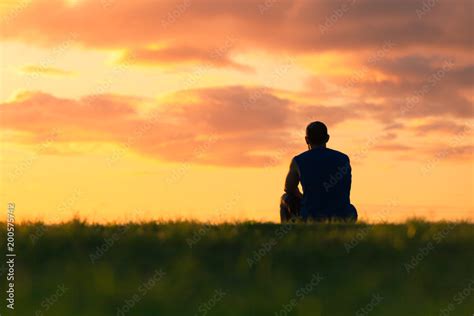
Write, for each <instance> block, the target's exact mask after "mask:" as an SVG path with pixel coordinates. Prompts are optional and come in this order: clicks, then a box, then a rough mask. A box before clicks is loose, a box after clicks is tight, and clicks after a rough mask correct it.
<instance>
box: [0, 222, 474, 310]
mask: <svg viewBox="0 0 474 316" xmlns="http://www.w3.org/2000/svg"><path fill="white" fill-rule="evenodd" d="M0 233H1V234H2V235H3V236H6V231H5V225H3V226H2V228H1V232H0ZM1 243H2V247H3V249H5V247H6V244H5V243H6V241H5V238H2V241H1ZM15 252H16V254H17V257H16V271H15V274H16V282H15V289H16V298H15V311H14V312H11V311H9V310H7V309H6V306H5V305H6V301H5V299H4V298H5V295H6V294H5V291H4V290H2V293H3V297H2V302H3V304H2V307H1V314H2V315H61V316H66V315H70V316H75V315H81V316H82V315H87V316H93V315H100V316H104V315H141V316H142V315H160V316H161V315H180V316H181V315H312V316H314V315H328V316H338V315H357V316H360V315H393V316H400V315H407V316H417V315H420V316H427V315H469V316H470V315H473V313H474V224H472V223H426V222H422V221H409V222H407V223H405V224H396V225H395V224H378V225H367V224H314V225H303V224H296V225H286V226H281V225H276V224H259V223H242V224H225V225H216V226H210V225H204V224H196V223H187V222H180V223H163V224H157V223H141V224H129V225H125V226H120V225H112V226H100V225H88V224H85V223H82V222H80V221H74V222H70V223H66V224H61V225H55V226H44V225H41V224H37V223H36V224H22V225H17V227H16V243H15ZM0 266H1V263H0ZM1 268H2V269H1V274H2V277H1V278H2V285H4V286H5V285H6V280H5V279H6V274H7V271H6V267H5V264H3V266H1Z"/></svg>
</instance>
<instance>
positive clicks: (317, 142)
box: [305, 121, 329, 148]
mask: <svg viewBox="0 0 474 316" xmlns="http://www.w3.org/2000/svg"><path fill="white" fill-rule="evenodd" d="M305 139H306V144H308V146H309V147H310V148H313V147H320V146H326V143H327V142H328V140H329V134H328V128H327V127H326V125H324V123H323V122H319V121H316V122H312V123H310V124H309V125H308V126H307V127H306V137H305Z"/></svg>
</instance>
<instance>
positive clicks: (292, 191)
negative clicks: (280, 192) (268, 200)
mask: <svg viewBox="0 0 474 316" xmlns="http://www.w3.org/2000/svg"><path fill="white" fill-rule="evenodd" d="M299 182H300V171H299V168H298V165H297V164H296V161H295V159H292V160H291V164H290V170H289V171H288V175H287V176H286V180H285V192H286V193H287V194H289V195H292V196H297V197H300V196H302V195H303V194H301V192H300V190H299V189H298V183H299Z"/></svg>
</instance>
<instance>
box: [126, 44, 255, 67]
mask: <svg viewBox="0 0 474 316" xmlns="http://www.w3.org/2000/svg"><path fill="white" fill-rule="evenodd" d="M118 62H119V63H127V64H129V65H142V66H159V67H170V66H175V67H176V66H178V65H181V64H204V65H208V66H209V67H225V68H231V69H236V70H239V71H245V72H248V71H253V69H252V68H251V67H249V66H246V65H242V64H239V63H237V62H235V61H233V60H232V59H231V57H230V56H229V55H228V52H227V51H223V50H214V51H213V50H201V49H197V48H193V47H169V48H163V49H150V48H142V49H135V50H130V51H126V52H125V53H124V54H123V55H122V56H121V57H120V59H119V60H118Z"/></svg>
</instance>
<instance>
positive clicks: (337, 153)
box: [326, 148, 349, 160]
mask: <svg viewBox="0 0 474 316" xmlns="http://www.w3.org/2000/svg"><path fill="white" fill-rule="evenodd" d="M326 150H327V152H328V153H329V154H330V155H332V156H334V157H338V158H340V159H345V160H349V156H348V155H346V154H345V153H343V152H341V151H338V150H335V149H331V148H327V149H326Z"/></svg>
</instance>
